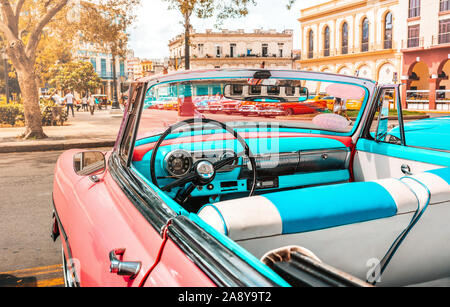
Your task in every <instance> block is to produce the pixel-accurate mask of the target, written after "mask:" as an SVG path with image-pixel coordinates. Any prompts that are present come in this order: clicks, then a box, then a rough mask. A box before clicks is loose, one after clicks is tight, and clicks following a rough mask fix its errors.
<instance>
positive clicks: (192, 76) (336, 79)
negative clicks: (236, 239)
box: [135, 69, 378, 141]
mask: <svg viewBox="0 0 450 307" xmlns="http://www.w3.org/2000/svg"><path fill="white" fill-rule="evenodd" d="M261 71H264V72H267V71H269V72H270V73H271V77H270V79H280V80H286V79H289V80H302V81H303V80H304V81H313V82H330V83H339V84H347V85H354V86H359V87H361V88H362V89H364V91H365V93H366V94H365V98H364V101H363V103H362V106H361V110H360V112H359V114H358V117H357V119H356V121H355V123H354V127H353V129H352V130H351V131H349V132H337V131H332V130H325V129H316V128H310V127H308V128H305V127H299V126H296V125H295V122H293V125H292V126H290V125H287V124H285V123H284V122H283V121H280V122H278V123H280V126H283V127H284V128H291V129H297V130H304V131H303V132H305V131H306V132H307V133H312V134H327V135H334V136H344V137H355V136H359V135H360V134H361V131H362V127H363V126H364V125H362V124H361V123H363V122H364V120H365V119H366V118H367V115H368V112H370V102H371V101H372V100H373V97H374V96H375V94H376V92H377V88H378V86H377V83H376V82H375V81H373V80H370V79H364V78H360V77H352V76H346V75H337V74H332V73H324V72H312V71H299V70H266V69H214V70H197V71H184V72H178V73H173V74H168V75H159V76H152V77H146V78H142V79H138V80H137V81H136V82H140V83H141V82H143V83H145V84H146V85H145V92H144V93H145V94H144V97H145V95H146V94H147V93H148V92H149V90H150V89H152V88H153V87H155V86H158V85H164V84H169V83H177V82H180V83H181V82H189V81H201V80H205V81H211V80H215V79H216V80H227V79H230V80H231V79H251V78H253V76H254V75H255V73H256V72H261ZM144 99H145V98H144ZM143 111H144V104H142V106H141V107H140V109H139V110H138V112H139V115H140V114H142V112H143ZM140 120H141V116H139V122H138V123H137V125H136V131H135V133H136V135H137V133H138V132H139V126H140V123H141V122H140ZM261 122H263V121H261ZM157 135H160V134H158V133H155V135H154V136H157ZM147 137H149V136H147ZM136 141H138V139H137V140H136Z"/></svg>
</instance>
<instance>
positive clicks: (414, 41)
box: [408, 25, 420, 48]
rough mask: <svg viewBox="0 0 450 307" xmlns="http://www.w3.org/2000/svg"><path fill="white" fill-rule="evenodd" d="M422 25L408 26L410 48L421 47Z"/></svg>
mask: <svg viewBox="0 0 450 307" xmlns="http://www.w3.org/2000/svg"><path fill="white" fill-rule="evenodd" d="M419 36H420V25H414V26H409V27H408V48H414V47H419V40H420V39H419Z"/></svg>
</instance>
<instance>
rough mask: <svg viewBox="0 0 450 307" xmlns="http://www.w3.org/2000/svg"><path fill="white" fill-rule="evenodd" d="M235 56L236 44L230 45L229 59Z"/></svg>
mask: <svg viewBox="0 0 450 307" xmlns="http://www.w3.org/2000/svg"><path fill="white" fill-rule="evenodd" d="M235 56H236V44H230V58H234V57H235Z"/></svg>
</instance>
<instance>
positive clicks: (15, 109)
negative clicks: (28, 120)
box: [0, 99, 68, 126]
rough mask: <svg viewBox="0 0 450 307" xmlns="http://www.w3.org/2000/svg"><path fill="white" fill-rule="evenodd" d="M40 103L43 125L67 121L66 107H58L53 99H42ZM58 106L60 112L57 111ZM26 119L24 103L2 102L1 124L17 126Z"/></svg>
mask: <svg viewBox="0 0 450 307" xmlns="http://www.w3.org/2000/svg"><path fill="white" fill-rule="evenodd" d="M39 105H40V108H41V114H42V125H43V126H53V125H55V124H58V123H59V124H63V123H65V122H66V121H67V119H68V116H67V112H66V111H65V110H64V108H61V107H58V106H57V105H56V104H55V103H54V102H53V101H52V100H46V99H41V101H40V104H39ZM58 108H59V110H60V112H55V111H56V109H58ZM55 115H60V116H55ZM24 121H25V115H24V109H23V105H22V104H18V103H17V104H0V125H11V126H15V125H16V124H18V123H23V122H24Z"/></svg>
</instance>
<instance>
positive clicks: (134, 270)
mask: <svg viewBox="0 0 450 307" xmlns="http://www.w3.org/2000/svg"><path fill="white" fill-rule="evenodd" d="M125 251H126V249H125V248H119V249H115V250H112V251H111V252H110V253H109V260H110V262H111V265H110V267H109V269H110V272H111V273H113V274H117V275H120V276H129V277H130V278H131V279H134V278H135V277H136V276H137V274H138V273H139V271H140V270H141V267H142V264H141V262H140V261H138V262H131V261H120V260H119V259H117V256H123V255H124V254H125Z"/></svg>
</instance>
